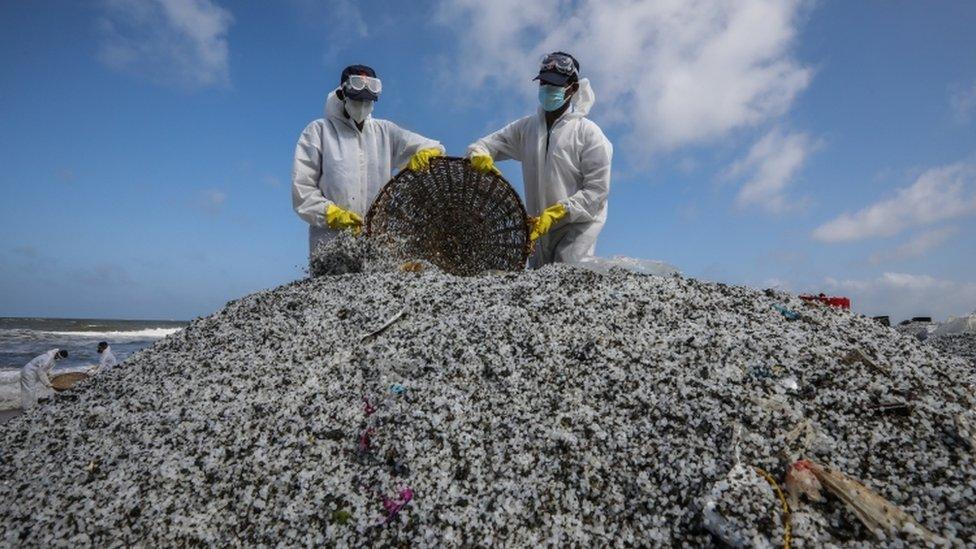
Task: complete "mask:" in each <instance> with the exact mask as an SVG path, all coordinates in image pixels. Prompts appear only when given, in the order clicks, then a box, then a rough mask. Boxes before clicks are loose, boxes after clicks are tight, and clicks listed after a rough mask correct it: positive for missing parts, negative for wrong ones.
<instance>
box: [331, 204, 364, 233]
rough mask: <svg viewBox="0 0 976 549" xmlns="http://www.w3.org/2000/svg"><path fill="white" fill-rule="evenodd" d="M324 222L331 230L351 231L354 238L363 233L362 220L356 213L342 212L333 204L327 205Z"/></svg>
mask: <svg viewBox="0 0 976 549" xmlns="http://www.w3.org/2000/svg"><path fill="white" fill-rule="evenodd" d="M325 222H326V224H328V225H329V228H331V229H336V230H342V229H352V234H354V235H356V236H359V233H361V232H362V231H363V218H362V217H360V216H359V214H358V213H356V212H350V211H349V210H343V209H342V208H340V207H339V206H336V205H335V204H329V207H328V208H326V209H325Z"/></svg>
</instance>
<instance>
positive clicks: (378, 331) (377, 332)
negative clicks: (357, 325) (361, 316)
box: [359, 308, 407, 343]
mask: <svg viewBox="0 0 976 549" xmlns="http://www.w3.org/2000/svg"><path fill="white" fill-rule="evenodd" d="M406 314H407V309H405V308H404V309H400V312H399V313H397V314H395V315H393V316H392V317H390V319H389V320H387V321H386V322H385V323H384V324H383V325H382V326H380V327H379V328H377V329H376V330H374V331H372V332H370V333H368V334H366V335H364V336H363V337H362V338H360V340H359V341H360V343H362V342H365V341H367V340H370V339H373V338H374V337H376V336H378V335H380V334H382V333H383V332H385V331H386V330H387V329H388V328H389V327H390V326H392V325H393V323H394V322H396V321H398V320H400V319H401V318H403V316H404V315H406Z"/></svg>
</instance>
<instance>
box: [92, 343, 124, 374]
mask: <svg viewBox="0 0 976 549" xmlns="http://www.w3.org/2000/svg"><path fill="white" fill-rule="evenodd" d="M97 350H98V354H99V355H101V358H100V359H99V361H98V366H95V367H94V368H92V369H91V370H89V371H88V373H89V374H91V375H95V374H100V373H102V372H107V371H109V370H111V369H112V368H114V367H115V366H118V364H119V361H118V360H117V359H116V358H115V354H114V353H112V348H111V347H109V345H108V342H107V341H102V342H100V343H99V344H98V349H97Z"/></svg>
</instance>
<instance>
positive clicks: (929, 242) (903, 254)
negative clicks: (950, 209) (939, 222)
mask: <svg viewBox="0 0 976 549" xmlns="http://www.w3.org/2000/svg"><path fill="white" fill-rule="evenodd" d="M957 232H959V231H958V230H957V229H956V228H955V227H944V228H941V229H933V230H931V231H923V232H920V233H918V234H916V235H915V236H913V237H912V238H910V239H908V240H907V241H906V242H905V243H904V244H902V245H900V246H898V247H897V248H895V249H893V250H888V251H882V252H877V253H875V254H873V255H872V256H871V262H872V263H875V264H877V263H884V262H886V261H899V260H903V259H911V258H914V257H922V256H924V255H925V254H927V253H928V252H929V251H931V250H933V249H935V248H937V247H939V246H940V245H942V243H943V242H945V241H946V240H948V239H949V238H950V237H952V236H953V235H955V234H956V233H957Z"/></svg>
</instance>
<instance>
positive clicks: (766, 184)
mask: <svg viewBox="0 0 976 549" xmlns="http://www.w3.org/2000/svg"><path fill="white" fill-rule="evenodd" d="M818 146H819V144H818V143H817V142H816V141H814V140H813V139H811V138H810V136H808V135H807V134H805V133H784V132H783V131H782V130H780V129H779V128H774V129H772V130H770V131H769V133H767V134H766V135H765V136H763V137H762V139H760V140H759V141H757V142H756V144H754V145H753V146H752V148H751V149H750V150H749V153H748V154H747V155H746V157H745V158H743V159H741V160H738V161H737V162H736V163H735V164H733V165H732V168H731V169H730V175H731V176H732V177H738V176H743V175H745V176H746V177H747V180H746V182H745V184H744V185H743V186H742V188H741V189H739V194H738V195H737V196H736V204H738V205H739V206H759V207H761V208H763V209H765V210H767V211H770V212H773V213H781V212H784V211H786V210H788V209H790V207H791V204H790V203H789V202H788V201H787V197H786V188H787V187H788V186H789V185H790V183H792V181H793V178H794V176H795V175H796V173H797V172H798V171H799V170H800V168H802V167H803V164H804V162H806V159H807V157H808V156H809V155H810V154H811V153H812V152H813V151H815V150H816V149H817V147H818Z"/></svg>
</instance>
